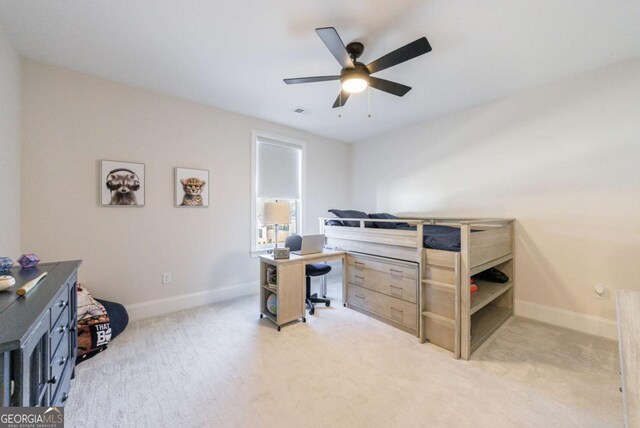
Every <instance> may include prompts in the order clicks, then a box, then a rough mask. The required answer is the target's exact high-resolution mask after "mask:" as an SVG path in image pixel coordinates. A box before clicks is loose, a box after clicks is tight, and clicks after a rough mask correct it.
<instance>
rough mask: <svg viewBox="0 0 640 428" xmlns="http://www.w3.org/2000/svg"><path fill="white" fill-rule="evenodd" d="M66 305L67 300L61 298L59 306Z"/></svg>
mask: <svg viewBox="0 0 640 428" xmlns="http://www.w3.org/2000/svg"><path fill="white" fill-rule="evenodd" d="M65 306H67V301H66V300H60V303H58V307H60V308H64V307H65Z"/></svg>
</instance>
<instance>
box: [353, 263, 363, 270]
mask: <svg viewBox="0 0 640 428" xmlns="http://www.w3.org/2000/svg"><path fill="white" fill-rule="evenodd" d="M353 265H354V266H355V268H356V269H358V270H363V269H364V263H362V262H355V263H354V264H353Z"/></svg>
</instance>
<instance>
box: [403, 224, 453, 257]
mask: <svg viewBox="0 0 640 428" xmlns="http://www.w3.org/2000/svg"><path fill="white" fill-rule="evenodd" d="M398 229H404V230H416V227H415V226H409V227H406V226H405V227H398ZM422 232H423V233H422V234H423V236H424V239H423V241H422V243H423V244H424V248H431V249H434V250H444V251H456V252H458V251H460V229H458V228H456V227H449V226H437V225H432V224H425V225H424V226H422Z"/></svg>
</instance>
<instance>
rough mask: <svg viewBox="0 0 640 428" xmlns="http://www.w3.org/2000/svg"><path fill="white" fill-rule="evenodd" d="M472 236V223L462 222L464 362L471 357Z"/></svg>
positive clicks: (461, 343) (461, 317)
mask: <svg viewBox="0 0 640 428" xmlns="http://www.w3.org/2000/svg"><path fill="white" fill-rule="evenodd" d="M470 235H471V223H470V222H467V221H463V222H460V277H459V278H460V357H461V358H462V359H464V360H468V359H469V357H470V356H471V291H470V289H469V278H470V277H471V272H470V271H471V264H470V263H471V261H470V255H471V252H470V251H469V249H470V248H469V243H470Z"/></svg>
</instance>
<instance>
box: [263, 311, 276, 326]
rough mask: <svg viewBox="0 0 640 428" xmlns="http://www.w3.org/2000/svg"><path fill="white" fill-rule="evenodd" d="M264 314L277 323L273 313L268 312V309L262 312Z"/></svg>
mask: <svg viewBox="0 0 640 428" xmlns="http://www.w3.org/2000/svg"><path fill="white" fill-rule="evenodd" d="M262 313H263V314H264V316H265V317H266V318H269V319H270V320H271V321H273V322H274V323H275V324H276V325H278V318H277V317H276V316H275V315H273V314H272V313H271V312H269V311H268V310H266V309H265V310H264V312H262Z"/></svg>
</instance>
